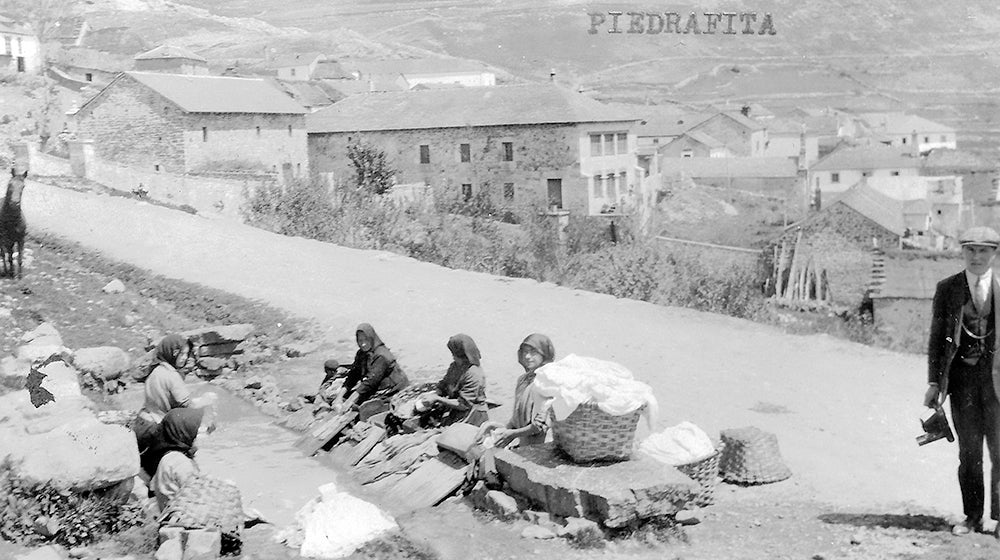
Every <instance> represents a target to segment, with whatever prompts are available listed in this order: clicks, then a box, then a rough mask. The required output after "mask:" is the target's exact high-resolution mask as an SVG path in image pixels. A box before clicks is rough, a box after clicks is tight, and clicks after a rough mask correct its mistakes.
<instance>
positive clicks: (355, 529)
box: [275, 483, 396, 558]
mask: <svg viewBox="0 0 1000 560" xmlns="http://www.w3.org/2000/svg"><path fill="white" fill-rule="evenodd" d="M319 493H320V496H319V497H318V498H315V499H313V500H311V501H310V502H309V503H307V504H306V505H305V506H303V507H302V509H300V510H299V511H298V513H296V514H295V525H293V526H291V527H288V528H286V529H285V530H284V531H281V532H280V533H279V534H278V535H276V537H275V538H276V539H277V540H279V541H282V542H284V543H285V544H287V545H288V546H291V547H296V546H298V547H299V554H301V555H302V556H303V557H304V558H343V557H345V556H349V555H350V554H352V553H353V552H354V551H355V550H357V549H358V548H359V547H360V546H362V545H363V544H365V543H366V542H368V541H370V540H372V539H374V538H375V537H378V536H379V535H381V534H383V533H385V532H388V531H391V530H393V529H395V528H396V522H395V520H393V519H392V518H391V517H389V515H388V514H386V513H385V512H383V511H382V510H380V509H379V508H378V507H377V506H375V505H374V504H372V503H369V502H366V501H364V500H362V499H360V498H356V497H354V496H352V495H351V494H349V493H347V492H341V491H338V490H337V486H336V485H335V484H332V483H331V484H324V485H323V486H320V487H319Z"/></svg>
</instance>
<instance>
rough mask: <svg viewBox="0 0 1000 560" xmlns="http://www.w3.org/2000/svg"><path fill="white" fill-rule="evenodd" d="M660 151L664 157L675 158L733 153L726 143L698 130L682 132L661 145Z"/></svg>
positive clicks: (714, 156)
mask: <svg viewBox="0 0 1000 560" xmlns="http://www.w3.org/2000/svg"><path fill="white" fill-rule="evenodd" d="M659 151H660V154H662V155H663V157H674V158H678V157H680V158H692V157H697V158H704V157H712V158H719V157H729V156H731V155H732V154H731V153H730V152H729V149H728V148H726V145H725V144H724V143H722V142H721V141H719V140H716V139H715V138H712V137H711V136H709V135H708V134H706V133H704V132H701V131H698V130H694V131H691V132H685V133H683V134H681V135H680V136H678V137H677V138H674V139H673V140H671V141H670V142H667V143H666V144H664V145H663V146H661V147H660V149H659Z"/></svg>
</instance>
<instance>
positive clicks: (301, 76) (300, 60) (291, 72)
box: [270, 52, 327, 81]
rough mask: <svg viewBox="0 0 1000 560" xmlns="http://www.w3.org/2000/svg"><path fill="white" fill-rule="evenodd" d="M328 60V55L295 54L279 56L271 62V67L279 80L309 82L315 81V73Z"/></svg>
mask: <svg viewBox="0 0 1000 560" xmlns="http://www.w3.org/2000/svg"><path fill="white" fill-rule="evenodd" d="M326 60H327V58H326V55H325V54H323V53H318V52H308V53H294V54H287V55H283V56H279V57H277V58H275V59H274V60H273V61H271V63H270V65H271V68H272V69H274V71H275V72H276V73H277V76H278V79H279V80H286V81H307V80H311V79H313V73H314V72H316V69H317V68H318V67H319V65H320V64H321V63H322V62H325V61H326Z"/></svg>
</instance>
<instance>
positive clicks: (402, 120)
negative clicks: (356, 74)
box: [306, 80, 637, 133]
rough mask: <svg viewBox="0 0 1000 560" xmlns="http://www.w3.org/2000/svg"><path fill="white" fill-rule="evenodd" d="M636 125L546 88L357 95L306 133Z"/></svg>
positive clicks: (323, 114)
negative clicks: (485, 127)
mask: <svg viewBox="0 0 1000 560" xmlns="http://www.w3.org/2000/svg"><path fill="white" fill-rule="evenodd" d="M360 81H364V80H360ZM634 120H637V118H636V117H635V116H634V115H630V114H628V113H626V112H624V111H622V110H620V109H616V108H612V107H606V106H604V104H602V103H600V102H599V101H595V100H593V99H591V98H589V97H587V96H586V95H583V94H581V93H576V92H573V91H570V90H567V89H565V88H562V87H559V86H557V85H555V84H549V83H545V84H522V85H509V86H493V87H476V88H454V89H433V90H418V91H402V92H386V93H365V94H358V95H354V96H351V97H348V98H346V99H344V100H342V101H339V102H337V103H334V104H333V105H332V106H330V107H326V108H324V109H321V110H319V111H316V112H315V113H312V114H310V115H308V116H307V117H306V128H307V130H308V131H309V132H311V133H323V132H356V131H362V130H413V129H427V128H456V127H466V126H502V125H534V124H565V123H584V122H622V121H634Z"/></svg>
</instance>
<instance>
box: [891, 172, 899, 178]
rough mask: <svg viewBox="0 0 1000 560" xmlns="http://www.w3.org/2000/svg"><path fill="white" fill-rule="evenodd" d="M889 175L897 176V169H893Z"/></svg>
mask: <svg viewBox="0 0 1000 560" xmlns="http://www.w3.org/2000/svg"><path fill="white" fill-rule="evenodd" d="M889 175H892V176H893V177H899V171H893V172H891V173H889Z"/></svg>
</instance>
